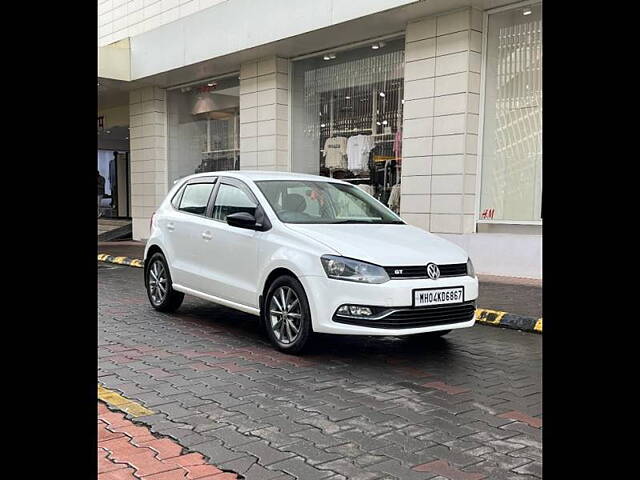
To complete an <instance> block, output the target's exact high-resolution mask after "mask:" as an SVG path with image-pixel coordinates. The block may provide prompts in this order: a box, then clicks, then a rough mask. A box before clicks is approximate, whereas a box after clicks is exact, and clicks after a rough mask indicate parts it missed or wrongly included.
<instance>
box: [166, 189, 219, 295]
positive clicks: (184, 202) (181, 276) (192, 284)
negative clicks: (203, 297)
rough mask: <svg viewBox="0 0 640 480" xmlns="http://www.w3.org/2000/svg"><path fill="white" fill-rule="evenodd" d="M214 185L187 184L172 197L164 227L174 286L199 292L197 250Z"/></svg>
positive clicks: (200, 268)
mask: <svg viewBox="0 0 640 480" xmlns="http://www.w3.org/2000/svg"><path fill="white" fill-rule="evenodd" d="M215 184H216V178H215V177H198V178H194V179H192V180H190V181H189V182H187V184H186V185H185V186H184V187H183V188H182V189H181V191H180V192H178V194H177V195H176V197H174V199H173V201H172V208H171V209H169V210H170V211H169V212H168V214H167V216H166V219H165V224H164V225H163V226H162V227H161V228H163V229H164V230H165V232H166V238H167V239H168V243H169V246H168V251H169V252H170V259H169V262H170V266H169V268H170V269H171V276H172V280H173V282H174V283H176V284H178V285H182V286H184V287H187V288H191V289H196V290H197V289H198V288H197V287H198V285H199V280H200V278H201V276H202V266H201V265H200V261H199V257H198V255H197V251H196V250H197V248H198V247H199V246H200V241H201V240H202V237H201V228H200V224H201V222H202V221H203V220H206V221H209V222H210V221H211V220H208V219H206V213H207V207H208V206H209V201H210V199H211V194H212V193H213V189H214V187H215Z"/></svg>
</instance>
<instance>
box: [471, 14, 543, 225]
mask: <svg viewBox="0 0 640 480" xmlns="http://www.w3.org/2000/svg"><path fill="white" fill-rule="evenodd" d="M483 137H484V138H483V147H482V189H481V194H480V212H479V218H480V219H481V220H502V221H513V222H519V221H523V222H529V221H540V220H541V219H542V6H541V5H538V6H528V7H526V8H518V9H514V10H509V11H506V12H500V13H495V14H492V15H489V24H488V30H487V50H486V77H485V102H484V127H483Z"/></svg>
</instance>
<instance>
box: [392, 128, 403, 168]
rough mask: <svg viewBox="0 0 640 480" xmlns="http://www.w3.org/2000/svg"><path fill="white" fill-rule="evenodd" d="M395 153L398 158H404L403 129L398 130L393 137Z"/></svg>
mask: <svg viewBox="0 0 640 480" xmlns="http://www.w3.org/2000/svg"><path fill="white" fill-rule="evenodd" d="M393 153H394V155H395V156H396V159H397V160H400V159H401V158H402V129H399V130H398V131H397V132H396V136H395V138H394V139H393Z"/></svg>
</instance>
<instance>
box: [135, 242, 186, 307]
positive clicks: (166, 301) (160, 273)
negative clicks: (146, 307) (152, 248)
mask: <svg viewBox="0 0 640 480" xmlns="http://www.w3.org/2000/svg"><path fill="white" fill-rule="evenodd" d="M144 281H145V286H146V288H147V297H148V298H149V303H151V306H152V307H153V308H155V309H156V310H158V311H159V312H167V313H169V312H175V311H176V310H177V309H178V308H179V307H180V305H182V301H183V300H184V293H182V292H177V291H175V290H174V289H173V284H172V282H171V273H170V272H169V266H168V265H167V260H166V259H165V258H164V255H163V254H162V253H160V252H156V253H154V254H153V255H152V256H151V258H150V259H149V262H148V263H147V266H146V268H145V272H144Z"/></svg>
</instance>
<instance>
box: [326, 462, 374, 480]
mask: <svg viewBox="0 0 640 480" xmlns="http://www.w3.org/2000/svg"><path fill="white" fill-rule="evenodd" d="M317 468H321V469H325V468H326V469H329V470H332V471H334V472H338V473H339V474H341V475H344V476H345V477H346V478H348V479H349V480H374V479H378V478H380V477H381V474H380V473H374V472H367V471H366V470H362V468H361V467H360V466H359V465H356V464H354V463H353V462H351V461H349V460H347V459H345V458H340V459H337V460H331V461H330V462H326V463H323V464H322V465H317Z"/></svg>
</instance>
